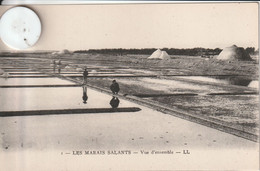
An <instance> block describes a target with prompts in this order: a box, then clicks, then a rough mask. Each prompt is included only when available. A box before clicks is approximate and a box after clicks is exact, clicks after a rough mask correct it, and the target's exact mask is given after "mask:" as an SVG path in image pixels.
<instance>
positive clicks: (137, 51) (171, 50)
mask: <svg viewBox="0 0 260 171" xmlns="http://www.w3.org/2000/svg"><path fill="white" fill-rule="evenodd" d="M156 50H157V49H155V48H146V49H121V48H119V49H90V50H78V51H75V52H74V53H91V54H93V53H99V54H117V55H124V54H143V55H151V54H152V53H153V52H154V51H156ZM161 50H164V51H166V52H167V53H168V54H169V55H188V56H198V55H218V54H219V53H220V52H221V49H219V48H216V49H205V48H192V49H175V48H163V49H161Z"/></svg>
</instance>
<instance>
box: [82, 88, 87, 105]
mask: <svg viewBox="0 0 260 171" xmlns="http://www.w3.org/2000/svg"><path fill="white" fill-rule="evenodd" d="M82 88H83V96H82V100H83V103H84V104H87V100H88V95H87V86H86V85H83V87H82Z"/></svg>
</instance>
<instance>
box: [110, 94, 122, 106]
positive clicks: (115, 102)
mask: <svg viewBox="0 0 260 171" xmlns="http://www.w3.org/2000/svg"><path fill="white" fill-rule="evenodd" d="M119 102H120V100H119V99H118V97H115V96H113V97H112V99H111V100H110V103H109V104H110V105H111V107H112V108H113V109H115V108H117V107H118V105H119Z"/></svg>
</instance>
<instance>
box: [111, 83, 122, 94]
mask: <svg viewBox="0 0 260 171" xmlns="http://www.w3.org/2000/svg"><path fill="white" fill-rule="evenodd" d="M110 90H111V91H112V93H113V94H118V92H119V90H120V88H119V84H118V83H117V82H116V80H113V81H112V84H111V86H110Z"/></svg>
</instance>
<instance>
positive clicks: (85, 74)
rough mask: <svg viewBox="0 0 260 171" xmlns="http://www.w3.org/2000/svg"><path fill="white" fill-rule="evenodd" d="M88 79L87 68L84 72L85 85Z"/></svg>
mask: <svg viewBox="0 0 260 171" xmlns="http://www.w3.org/2000/svg"><path fill="white" fill-rule="evenodd" d="M87 77H88V71H87V68H85V70H84V72H83V83H84V84H87Z"/></svg>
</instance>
